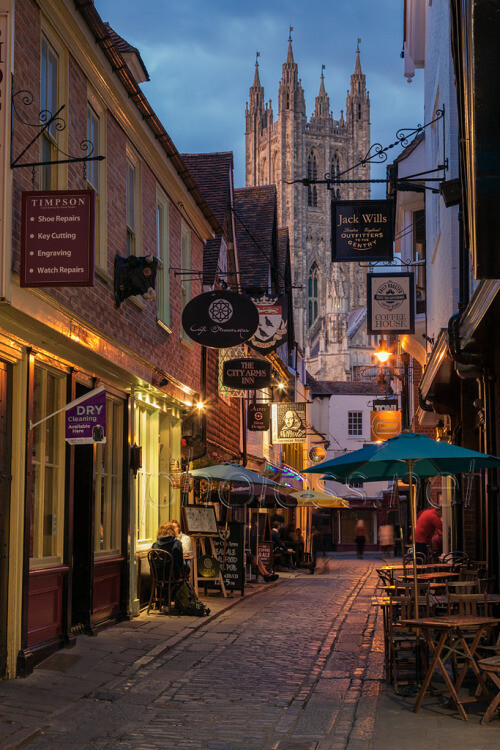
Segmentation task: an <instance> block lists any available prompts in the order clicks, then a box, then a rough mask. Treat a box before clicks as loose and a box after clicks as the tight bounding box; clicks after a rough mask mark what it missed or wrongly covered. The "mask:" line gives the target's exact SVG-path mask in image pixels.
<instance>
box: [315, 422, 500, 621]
mask: <svg viewBox="0 0 500 750" xmlns="http://www.w3.org/2000/svg"><path fill="white" fill-rule="evenodd" d="M497 466H500V458H497V457H495V456H489V455H487V454H486V453H478V452H477V451H471V450H468V449H467V448H460V447H459V446H457V445H451V444H450V443H441V442H439V441H438V440H433V439H432V438H430V437H427V435H421V434H418V433H416V432H410V431H405V432H402V433H401V434H400V435H398V436H397V437H394V438H391V439H390V440H386V441H385V442H384V443H380V444H373V445H368V446H366V447H365V448H361V449H360V450H358V451H353V452H352V453H346V454H344V455H342V456H338V457H337V458H333V459H331V460H330V461H323V463H321V464H316V466H311V467H309V468H308V469H304V472H311V473H314V474H325V475H326V476H325V479H335V480H336V481H338V482H345V481H346V480H351V481H363V482H375V481H383V480H391V479H395V478H396V477H399V478H401V479H407V480H408V485H409V490H410V513H411V522H412V528H413V535H414V536H415V527H416V525H417V510H416V503H415V498H414V489H413V477H415V476H416V477H434V476H439V475H449V474H463V473H466V472H473V471H476V470H477V469H489V468H494V467H497ZM413 575H414V581H415V609H416V608H417V561H416V557H415V544H413ZM415 616H417V612H415Z"/></svg>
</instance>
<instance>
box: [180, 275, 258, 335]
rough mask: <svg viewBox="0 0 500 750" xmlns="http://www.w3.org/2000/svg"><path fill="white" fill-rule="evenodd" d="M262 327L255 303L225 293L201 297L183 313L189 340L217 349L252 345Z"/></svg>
mask: <svg viewBox="0 0 500 750" xmlns="http://www.w3.org/2000/svg"><path fill="white" fill-rule="evenodd" d="M258 324H259V312H258V310H257V308H256V306H255V305H254V303H253V302H252V300H251V299H250V298H249V297H245V296H243V295H242V294H237V293H236V292H228V291H225V290H222V291H217V292H205V293H204V294H199V295H198V296H197V297H194V299H192V300H191V301H190V302H188V304H187V305H186V307H185V308H184V310H183V313H182V327H183V328H184V330H185V331H186V333H187V335H188V336H189V338H191V339H193V341H197V342H198V344H202V345H203V346H209V347H212V348H214V349H225V348H227V347H229V346H236V345H237V344H242V343H243V342H244V341H248V339H249V338H250V337H251V336H253V334H254V333H255V331H256V330H257V326H258Z"/></svg>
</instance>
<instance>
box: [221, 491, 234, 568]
mask: <svg viewBox="0 0 500 750" xmlns="http://www.w3.org/2000/svg"><path fill="white" fill-rule="evenodd" d="M228 484H229V493H228V496H227V506H226V525H225V526H224V546H223V548H222V572H223V573H224V571H225V570H226V547H227V527H228V521H229V508H230V506H231V490H232V488H233V483H232V482H229V483H228Z"/></svg>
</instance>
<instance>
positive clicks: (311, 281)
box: [307, 263, 319, 328]
mask: <svg viewBox="0 0 500 750" xmlns="http://www.w3.org/2000/svg"><path fill="white" fill-rule="evenodd" d="M307 291H308V296H309V307H308V316H307V322H308V325H309V328H311V327H312V326H313V325H314V323H315V322H316V320H317V319H318V315H319V304H318V302H319V300H318V266H317V265H316V263H314V264H313V265H312V266H311V270H310V271H309V278H308V282H307Z"/></svg>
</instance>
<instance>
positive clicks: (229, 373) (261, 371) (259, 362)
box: [222, 359, 271, 390]
mask: <svg viewBox="0 0 500 750" xmlns="http://www.w3.org/2000/svg"><path fill="white" fill-rule="evenodd" d="M222 385H225V386H227V387H228V388H237V389H239V390H255V389H257V388H269V386H270V385H271V363H270V362H267V361H266V360H265V359H229V360H227V362H224V364H223V366H222Z"/></svg>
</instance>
